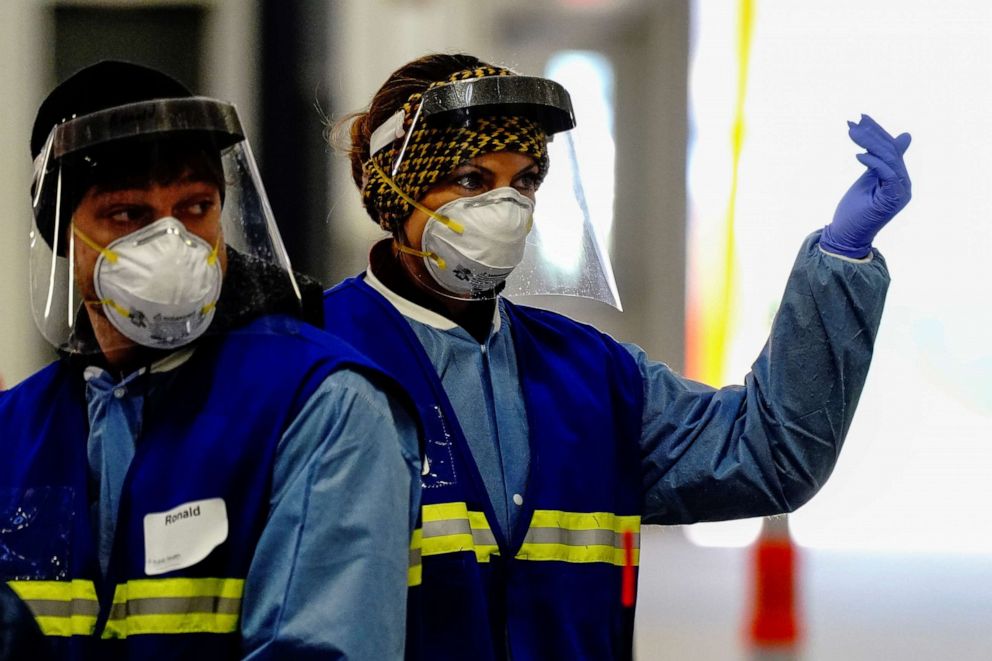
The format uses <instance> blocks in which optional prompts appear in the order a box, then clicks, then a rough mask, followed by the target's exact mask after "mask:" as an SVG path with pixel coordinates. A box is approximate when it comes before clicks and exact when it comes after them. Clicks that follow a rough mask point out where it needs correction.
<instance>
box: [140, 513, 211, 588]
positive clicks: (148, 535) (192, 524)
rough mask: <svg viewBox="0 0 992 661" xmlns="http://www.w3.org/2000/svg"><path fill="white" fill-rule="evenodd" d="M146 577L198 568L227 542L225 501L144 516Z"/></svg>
mask: <svg viewBox="0 0 992 661" xmlns="http://www.w3.org/2000/svg"><path fill="white" fill-rule="evenodd" d="M144 524H145V574H147V575H148V576H155V575H156V574H164V573H166V572H170V571H175V570H177V569H183V568H185V567H190V566H192V565H195V564H196V563H198V562H199V561H200V560H203V559H204V558H206V557H207V556H208V555H210V552H211V551H213V550H214V549H215V548H217V546H218V545H220V543H221V542H223V541H224V540H225V539H227V506H226V505H225V504H224V499H223V498H208V499H206V500H193V501H190V502H188V503H183V504H182V505H179V506H178V507H174V508H173V509H171V510H169V511H168V512H152V513H150V514H146V515H145V520H144Z"/></svg>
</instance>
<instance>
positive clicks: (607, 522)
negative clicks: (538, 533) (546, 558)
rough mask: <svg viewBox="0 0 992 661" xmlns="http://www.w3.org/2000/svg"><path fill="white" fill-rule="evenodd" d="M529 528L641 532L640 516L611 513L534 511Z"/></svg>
mask: <svg viewBox="0 0 992 661" xmlns="http://www.w3.org/2000/svg"><path fill="white" fill-rule="evenodd" d="M530 527H531V528H565V529H567V530H612V531H614V532H618V533H623V532H626V531H628V530H629V531H630V532H634V533H639V532H641V517H640V516H617V515H616V514H613V513H612V512H562V511H559V510H534V516H533V518H531V520H530Z"/></svg>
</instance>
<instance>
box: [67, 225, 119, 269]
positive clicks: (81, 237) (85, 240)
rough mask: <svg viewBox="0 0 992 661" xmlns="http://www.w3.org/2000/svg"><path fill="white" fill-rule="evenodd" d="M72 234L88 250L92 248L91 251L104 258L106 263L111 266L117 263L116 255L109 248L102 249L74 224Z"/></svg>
mask: <svg viewBox="0 0 992 661" xmlns="http://www.w3.org/2000/svg"><path fill="white" fill-rule="evenodd" d="M72 233H73V234H75V235H76V236H78V237H79V240H80V241H82V242H83V243H85V244H86V245H88V246H89V247H90V248H92V249H93V250H95V251H97V252H98V253H100V254H101V255H103V256H104V257H106V258H107V261H108V262H110V263H111V264H116V263H117V253H115V252H114V251H113V250H110V249H109V248H104V247H103V246H101V245H100V244H99V243H97V242H96V241H94V240H93V239H91V238H90V237H88V236H86V235H85V234H84V233H83V230H81V229H79V228H78V227H76V224H75V223H73V224H72Z"/></svg>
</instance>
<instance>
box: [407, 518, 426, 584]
mask: <svg viewBox="0 0 992 661" xmlns="http://www.w3.org/2000/svg"><path fill="white" fill-rule="evenodd" d="M423 533H424V531H423V530H422V529H420V528H417V529H416V530H414V531H413V537H412V538H411V539H410V569H409V570H408V571H407V577H406V584H407V586H409V587H413V586H414V585H420V583H421V581H422V580H423V574H424V566H423V562H422V560H421V554H422V552H423V548H424V539H423V537H424V535H423Z"/></svg>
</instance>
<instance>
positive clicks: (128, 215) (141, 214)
mask: <svg viewBox="0 0 992 661" xmlns="http://www.w3.org/2000/svg"><path fill="white" fill-rule="evenodd" d="M148 215H149V211H148V209H146V208H145V207H119V208H117V209H111V210H110V212H109V213H108V214H107V216H108V217H109V218H110V220H112V221H114V222H115V223H137V222H141V221H143V220H145V219H146V218H147V217H148Z"/></svg>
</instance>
